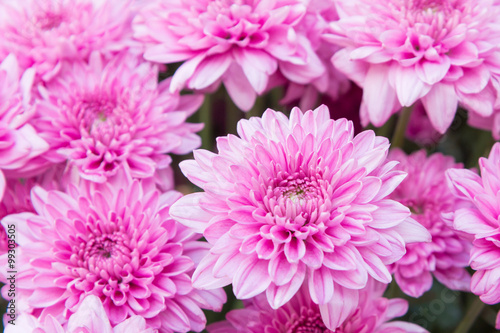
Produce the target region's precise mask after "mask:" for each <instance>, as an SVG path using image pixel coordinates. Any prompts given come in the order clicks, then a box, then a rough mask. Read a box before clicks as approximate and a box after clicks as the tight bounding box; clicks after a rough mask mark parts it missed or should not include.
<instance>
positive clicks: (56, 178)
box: [0, 167, 63, 254]
mask: <svg viewBox="0 0 500 333" xmlns="http://www.w3.org/2000/svg"><path fill="white" fill-rule="evenodd" d="M62 175H63V169H62V168H61V167H55V168H51V169H49V170H47V171H46V172H45V173H43V174H41V175H38V176H36V177H31V178H15V179H14V178H11V179H7V182H6V189H5V194H4V197H3V199H2V201H1V202H0V220H1V219H2V218H4V217H5V216H7V215H9V214H15V213H22V212H34V211H35V210H34V208H33V205H32V204H31V198H30V191H31V189H32V188H33V187H34V186H35V185H38V186H41V187H43V188H44V189H46V190H56V189H62V188H63V185H62V184H63V180H62ZM7 250H8V238H7V234H6V233H5V229H4V228H3V226H0V254H3V253H5V252H7Z"/></svg>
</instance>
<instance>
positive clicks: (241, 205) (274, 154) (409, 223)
mask: <svg viewBox="0 0 500 333" xmlns="http://www.w3.org/2000/svg"><path fill="white" fill-rule="evenodd" d="M238 134H239V136H240V137H237V136H233V135H229V136H227V137H220V138H218V141H217V146H218V150H219V153H218V154H214V153H211V152H209V151H206V150H196V151H195V152H194V156H195V160H189V161H183V162H182V163H181V164H180V166H181V169H182V171H183V172H184V174H185V175H186V176H187V177H188V178H189V180H191V181H192V182H193V183H194V184H196V185H197V186H199V187H200V188H202V189H204V190H205V192H202V193H193V194H189V195H187V196H185V197H183V198H181V199H180V200H179V201H177V202H176V203H175V204H174V205H173V206H172V209H171V214H172V216H173V217H174V218H175V219H176V220H178V221H179V222H181V223H183V224H185V225H187V226H189V227H191V228H193V229H194V230H195V231H198V232H200V233H201V232H202V233H203V235H204V236H205V238H206V239H207V241H208V242H209V243H210V244H211V245H212V248H211V250H210V254H208V255H207V256H206V257H205V258H203V259H202V261H201V262H200V265H199V266H198V267H197V269H196V271H195V273H194V274H193V285H194V286H195V287H198V288H205V289H210V288H214V287H219V286H223V285H227V284H229V283H232V284H233V290H234V292H235V295H236V297H237V298H239V299H247V298H251V297H254V296H256V295H258V294H260V293H262V292H264V291H266V294H267V299H268V301H269V303H270V304H271V306H272V307H273V308H278V307H280V306H282V305H283V304H285V303H286V302H287V301H288V300H290V299H291V298H292V296H293V295H294V294H295V293H296V292H297V290H298V289H299V288H300V286H301V285H302V283H303V282H304V281H306V283H308V286H309V292H310V295H311V299H312V300H313V301H314V302H315V303H316V304H319V305H320V309H321V312H322V314H323V319H324V320H325V323H326V325H327V327H329V328H330V329H335V327H338V326H339V325H340V324H341V323H342V321H343V320H344V319H345V318H346V316H347V315H348V314H349V313H350V312H351V311H353V310H354V309H355V308H356V306H357V301H358V289H361V288H363V287H364V286H365V285H366V282H367V279H368V277H369V276H373V277H374V278H375V279H377V280H379V281H382V282H384V283H389V282H390V281H391V275H390V273H389V271H388V269H387V267H386V265H387V264H391V263H393V262H395V261H396V260H398V259H399V258H401V257H402V256H403V254H404V253H405V249H404V247H405V241H426V240H428V239H429V238H430V235H429V233H428V232H427V231H426V230H425V228H423V227H422V226H421V225H420V224H418V223H417V222H415V221H413V220H412V219H411V218H409V217H410V211H409V210H408V208H406V207H405V206H403V205H402V204H400V203H398V202H396V201H394V200H390V199H388V198H387V196H388V195H389V194H390V193H391V192H392V191H393V190H394V188H395V187H396V186H397V185H398V184H399V183H400V182H401V181H402V180H403V178H404V177H405V173H404V172H401V171H394V170H392V169H393V168H394V166H395V165H396V164H397V163H396V162H390V163H385V158H386V154H387V150H388V148H389V142H388V140H387V139H385V138H382V137H376V136H375V134H374V133H373V131H365V132H363V133H361V134H359V135H357V136H356V137H354V133H353V125H352V123H351V122H349V121H347V120H346V119H340V120H337V121H334V120H331V119H329V111H328V108H327V107H325V106H321V107H319V108H317V109H316V110H315V111H307V112H306V113H305V114H302V111H300V110H299V109H298V108H294V109H293V110H292V113H291V116H290V119H288V118H287V117H286V116H285V115H284V114H282V113H279V112H275V111H273V110H270V109H268V110H267V111H266V112H265V113H264V115H263V116H262V119H261V118H251V119H250V120H241V121H240V122H239V123H238Z"/></svg>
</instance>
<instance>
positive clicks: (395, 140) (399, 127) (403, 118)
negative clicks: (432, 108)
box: [391, 106, 413, 148]
mask: <svg viewBox="0 0 500 333" xmlns="http://www.w3.org/2000/svg"><path fill="white" fill-rule="evenodd" d="M412 109H413V106H405V107H403V109H402V110H401V112H400V114H399V117H398V122H397V123H396V129H395V130H394V135H393V136H392V140H391V147H392V148H394V147H399V148H402V147H403V144H404V142H405V134H406V127H407V126H408V122H409V121H410V116H411V110H412Z"/></svg>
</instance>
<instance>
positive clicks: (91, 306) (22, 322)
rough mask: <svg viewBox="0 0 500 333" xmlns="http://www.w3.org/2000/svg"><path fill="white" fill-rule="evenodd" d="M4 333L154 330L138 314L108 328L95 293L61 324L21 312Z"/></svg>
mask: <svg viewBox="0 0 500 333" xmlns="http://www.w3.org/2000/svg"><path fill="white" fill-rule="evenodd" d="M4 332H5V333H15V332H26V333H31V332H36V333H154V332H157V330H154V329H152V328H147V327H146V321H145V320H144V318H143V317H141V316H132V317H130V318H128V319H126V320H125V321H123V322H121V323H120V324H118V325H116V326H115V327H111V324H110V322H109V318H108V316H107V315H106V312H105V311H104V307H103V306H102V302H101V300H100V299H99V298H98V297H97V296H94V295H89V296H87V297H85V299H84V300H83V302H82V304H81V305H80V307H79V308H78V310H77V311H76V312H75V313H74V314H72V315H71V316H70V317H69V320H68V324H67V325H64V327H63V325H61V324H60V323H59V322H58V321H57V320H56V319H55V318H54V317H53V316H51V315H48V316H47V317H45V320H44V321H43V322H42V323H41V322H40V321H39V320H38V318H36V317H34V316H32V315H29V314H26V313H23V314H21V315H20V316H19V317H18V318H16V321H15V325H7V326H6V327H5V331H4Z"/></svg>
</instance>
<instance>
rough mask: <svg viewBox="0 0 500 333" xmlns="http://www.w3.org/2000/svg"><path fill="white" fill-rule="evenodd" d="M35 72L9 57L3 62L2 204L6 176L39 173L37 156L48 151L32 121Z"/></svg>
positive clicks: (0, 82) (0, 89) (0, 106)
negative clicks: (23, 68)
mask: <svg viewBox="0 0 500 333" xmlns="http://www.w3.org/2000/svg"><path fill="white" fill-rule="evenodd" d="M33 75H34V72H33V71H32V70H28V71H25V72H24V73H23V71H22V70H21V69H20V68H19V65H18V63H17V60H16V57H15V56H14V55H12V54H10V55H9V56H8V57H7V58H5V59H4V60H3V61H2V62H1V63H0V201H1V200H2V196H3V194H4V191H5V176H11V177H15V176H18V177H19V176H25V175H28V174H30V173H36V172H39V170H37V168H38V167H39V166H40V165H39V163H38V162H37V161H35V159H36V157H37V156H39V155H40V154H42V153H44V152H45V151H46V150H47V149H49V146H48V144H47V143H46V142H45V141H44V140H43V139H41V138H40V136H39V135H38V134H37V133H36V131H35V129H34V128H33V126H31V124H30V123H29V121H30V120H31V118H33V116H34V109H33V108H32V107H31V106H30V105H29V103H30V102H31V94H30V91H31V88H32V83H33Z"/></svg>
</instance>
